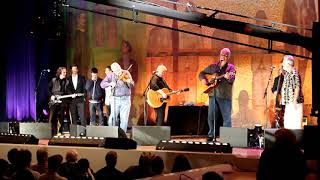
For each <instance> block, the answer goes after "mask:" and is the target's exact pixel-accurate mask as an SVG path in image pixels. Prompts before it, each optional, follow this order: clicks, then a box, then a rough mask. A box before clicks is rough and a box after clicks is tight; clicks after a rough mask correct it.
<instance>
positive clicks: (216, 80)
mask: <svg viewBox="0 0 320 180" xmlns="http://www.w3.org/2000/svg"><path fill="white" fill-rule="evenodd" d="M226 74H229V75H230V76H234V75H235V72H233V71H231V72H227V73H226ZM224 75H225V74H222V75H219V74H218V73H214V74H206V75H205V77H206V79H208V84H207V85H206V87H205V88H204V89H205V90H204V91H203V93H206V94H208V93H210V92H212V90H213V89H215V88H217V87H218V86H219V84H220V82H221V79H222V78H223V77H224Z"/></svg>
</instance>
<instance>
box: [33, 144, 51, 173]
mask: <svg viewBox="0 0 320 180" xmlns="http://www.w3.org/2000/svg"><path fill="white" fill-rule="evenodd" d="M36 154H37V164H34V165H32V166H31V169H32V170H34V171H37V172H38V173H40V174H43V173H46V172H47V171H48V149H47V148H45V147H43V148H39V149H38V150H37V153H36Z"/></svg>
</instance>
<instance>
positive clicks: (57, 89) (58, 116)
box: [48, 67, 70, 135]
mask: <svg viewBox="0 0 320 180" xmlns="http://www.w3.org/2000/svg"><path fill="white" fill-rule="evenodd" d="M66 76H67V69H66V68H65V67H59V68H58V69H57V73H56V77H54V78H52V80H51V81H50V82H49V85H48V90H49V91H48V94H49V96H50V100H51V101H56V96H62V95H65V94H67V86H68V85H69V83H70V82H69V81H68V80H67V79H66ZM65 111H66V112H69V103H67V102H66V101H65V99H61V103H56V104H54V105H52V106H50V113H49V122H50V123H51V125H52V135H56V134H58V133H59V134H61V133H62V128H60V127H63V120H64V112H65Z"/></svg>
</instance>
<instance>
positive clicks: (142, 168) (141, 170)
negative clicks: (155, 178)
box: [123, 152, 153, 179]
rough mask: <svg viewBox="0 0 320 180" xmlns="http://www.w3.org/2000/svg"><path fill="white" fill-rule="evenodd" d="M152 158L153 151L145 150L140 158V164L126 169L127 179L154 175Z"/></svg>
mask: <svg viewBox="0 0 320 180" xmlns="http://www.w3.org/2000/svg"><path fill="white" fill-rule="evenodd" d="M152 158H153V155H151V153H145V152H143V153H142V154H141V155H140V158H139V165H138V166H130V167H129V168H128V169H127V170H125V171H124V173H123V174H124V176H125V178H126V179H140V178H145V177H149V176H152Z"/></svg>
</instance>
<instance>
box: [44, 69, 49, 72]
mask: <svg viewBox="0 0 320 180" xmlns="http://www.w3.org/2000/svg"><path fill="white" fill-rule="evenodd" d="M42 72H50V69H43V70H42Z"/></svg>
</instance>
